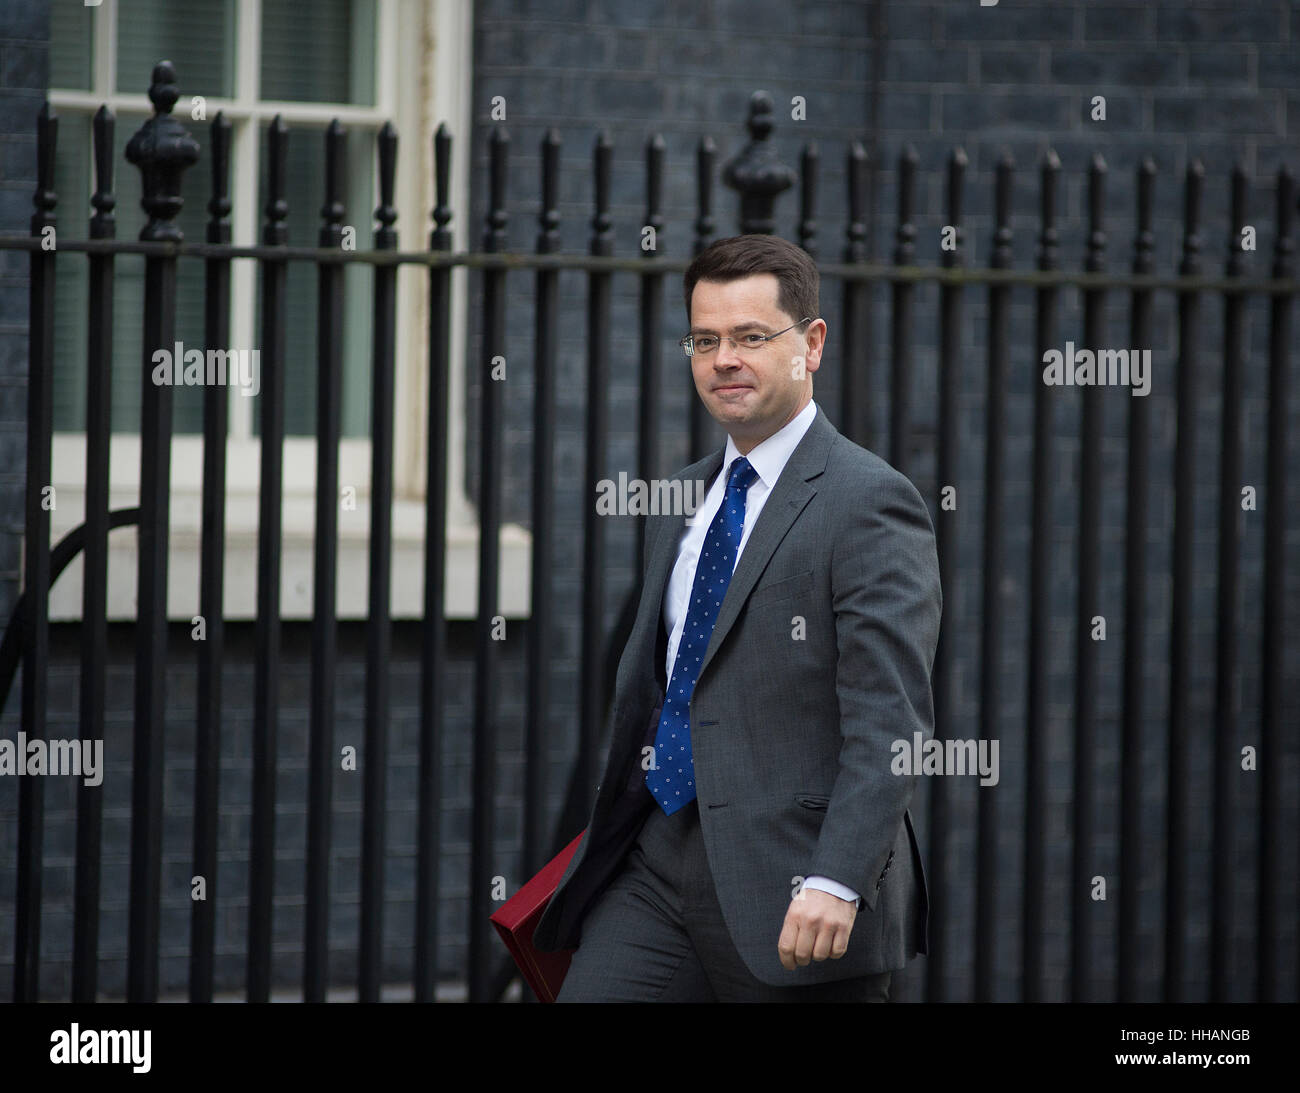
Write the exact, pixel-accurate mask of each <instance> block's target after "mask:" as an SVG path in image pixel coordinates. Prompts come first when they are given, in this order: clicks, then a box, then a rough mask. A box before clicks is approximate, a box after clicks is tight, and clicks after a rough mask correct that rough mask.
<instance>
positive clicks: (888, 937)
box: [534, 408, 942, 985]
mask: <svg viewBox="0 0 1300 1093" xmlns="http://www.w3.org/2000/svg"><path fill="white" fill-rule="evenodd" d="M721 465H722V451H721V450H720V451H717V452H714V453H713V454H712V455H710V456H709V457H708V458H706V459H703V460H701V461H700V462H698V463H695V464H693V465H691V466H689V467H687V468H686V469H685V470H683V471H681V472H680V473H679V474H677V475H675V476H674V477H675V478H680V479H682V480H684V481H694V480H699V479H704V480H705V481H711V480H712V479H713V477H714V476H715V475H716V474H717V473H718V472H719V471H720V469H721ZM684 528H685V518H684V517H682V516H650V517H648V518H647V521H646V551H645V557H646V571H645V579H644V584H643V587H642V593H641V599H640V604H639V607H638V609H637V614H636V620H635V622H634V623H633V627H632V633H631V636H630V637H629V639H628V642H627V646H626V648H625V649H624V651H623V656H622V659H621V661H620V662H619V667H618V676H617V680H616V684H615V693H614V704H613V710H612V714H611V717H612V731H611V737H610V747H609V754H608V758H607V760H606V763H605V767H604V776H603V777H602V779H601V783H600V785H599V786H598V787H597V793H596V800H595V803H594V805H593V807H592V811H591V814H590V817H589V819H588V823H587V829H586V834H585V836H584V837H583V840H582V842H581V844H580V845H579V847H578V850H577V852H576V853H575V854H574V856H573V859H572V860H571V861H570V863H569V866H568V869H567V870H566V871H565V873H564V876H563V878H562V880H561V882H560V884H559V886H558V887H557V889H556V892H555V895H554V897H553V898H552V900H551V903H550V905H549V906H548V907H547V909H546V912H545V913H544V914H543V916H542V918H541V920H540V922H539V923H538V926H537V929H536V931H535V934H534V942H535V943H536V944H537V945H538V946H539V947H540V948H542V949H546V950H555V949H569V948H576V947H577V946H578V944H579V942H580V939H581V926H582V919H583V916H584V914H585V913H586V911H587V910H588V909H589V908H590V907H591V906H592V904H593V902H594V901H595V899H596V898H597V897H598V896H599V895H600V894H601V893H602V892H603V891H604V889H605V888H606V887H607V886H608V884H609V882H610V881H611V880H612V879H613V878H614V876H615V875H617V873H618V871H619V869H620V867H621V865H622V863H623V860H624V858H625V856H626V855H627V853H628V851H629V850H630V848H631V846H632V844H633V843H634V842H635V840H636V836H637V833H638V832H639V830H640V827H641V825H642V823H644V820H645V817H646V816H647V815H648V807H651V806H653V800H652V799H651V798H650V796H649V794H648V793H647V792H646V791H645V790H644V788H643V781H644V771H643V770H642V768H641V762H640V759H641V754H642V753H641V749H642V747H644V746H646V745H648V744H653V742H654V731H655V726H656V724H657V722H658V707H659V706H660V705H661V704H662V701H663V691H664V687H665V681H664V665H663V661H664V646H665V635H664V631H663V626H662V624H661V618H662V608H663V596H664V592H665V588H666V586H667V583H668V578H669V574H670V572H671V569H672V566H673V563H674V562H675V560H676V557H677V546H678V542H679V540H680V537H681V533H682V531H683V530H684ZM941 606H942V596H941V593H940V588H939V565H938V558H937V555H936V552H935V542H934V530H933V527H932V525H931V522H930V515H929V511H928V510H927V508H926V506H925V502H924V501H922V499H921V497H920V495H919V494H918V493H917V491H916V489H915V488H914V487H913V486H912V484H911V483H910V482H909V481H908V480H907V478H905V477H904V476H903V475H902V474H900V473H899V472H898V471H896V470H894V469H893V468H892V467H890V466H889V465H888V464H887V463H886V462H885V461H884V460H882V459H880V458H879V457H878V456H876V455H873V454H872V453H871V452H868V451H866V450H865V449H864V448H861V447H859V446H858V445H856V444H854V443H853V442H852V441H850V440H848V439H847V438H846V437H844V436H842V435H841V434H840V433H839V431H838V430H837V429H836V428H835V427H834V426H833V425H832V424H831V423H830V421H828V420H827V418H826V416H825V414H823V412H822V411H821V409H820V408H818V410H817V413H816V416H815V417H814V419H813V423H812V425H811V426H810V427H809V429H808V431H807V433H805V434H804V437H803V439H802V440H801V441H800V442H799V445H798V446H797V447H796V448H795V450H794V452H793V453H792V454H791V456H790V459H789V462H788V463H787V464H786V466H785V469H784V470H783V471H782V472H781V476H780V478H779V479H778V480H777V482H776V485H775V487H774V488H773V490H772V492H771V494H770V495H769V496H768V499H767V502H766V504H765V505H764V506H763V510H762V512H761V513H760V514H759V517H758V520H757V522H756V523H755V524H754V527H753V529H752V530H751V532H750V537H749V540H748V542H747V543H746V544H745V549H744V551H743V553H742V554H741V556H740V560H739V562H738V564H737V566H736V570H735V573H734V575H733V576H732V579H731V583H730V585H729V586H728V588H727V593H726V596H725V598H724V599H723V602H722V607H721V609H720V610H719V613H718V618H717V622H716V624H715V625H714V630H713V636H712V638H711V640H710V642H709V645H708V649H707V650H706V652H705V654H704V658H703V661H702V663H701V667H700V674H699V678H698V681H697V683H696V685H695V691H694V694H693V695H692V699H691V746H692V751H693V754H694V760H695V783H696V789H697V792H698V795H699V812H700V828H701V833H702V836H703V839H704V845H705V850H706V852H707V855H708V862H709V869H710V872H711V873H712V875H713V880H714V884H715V886H716V889H717V895H718V901H719V903H720V905H721V907H722V913H723V918H724V920H725V921H726V924H727V928H728V930H729V931H730V934H731V937H732V940H733V941H734V943H735V945H736V949H737V950H738V951H739V953H740V955H741V957H742V958H743V959H744V961H745V963H746V965H747V966H748V967H749V969H750V970H751V971H752V972H753V973H754V975H755V976H756V977H757V978H758V979H760V980H761V981H763V982H764V983H769V984H773V985H798V984H811V983H822V982H827V981H830V980H835V979H843V978H847V977H849V976H862V975H872V974H877V973H880V972H885V971H895V970H898V969H900V968H902V967H903V966H904V965H905V964H906V962H907V960H908V958H909V957H910V956H911V955H912V954H914V953H917V952H922V953H923V952H926V951H927V944H928V943H927V928H928V915H929V905H928V898H927V891H926V883H925V872H924V869H923V866H922V864H921V854H920V848H919V846H918V844H917V841H916V836H915V833H914V832H913V829H912V819H911V815H910V814H909V813H908V810H907V804H908V801H909V800H910V799H911V796H912V791H913V789H914V786H915V776H914V775H906V776H904V775H895V774H893V773H891V770H890V762H891V759H892V757H893V755H892V752H891V745H892V744H893V742H894V741H896V740H902V741H906V742H907V743H908V746H909V748H910V746H911V742H912V739H913V734H914V733H918V732H919V733H921V734H922V736H923V737H924V738H925V739H929V738H930V737H931V736H932V735H933V732H934V711H933V701H932V698H931V691H930V671H931V668H932V666H933V663H934V652H935V645H936V643H937V641H938V635H939V616H940V610H941ZM656 807H657V806H656ZM813 874H821V875H823V876H827V877H830V878H831V879H832V880H837V881H840V882H842V883H843V884H847V885H849V886H850V887H852V888H854V889H856V890H857V891H858V892H859V893H861V895H862V897H863V902H864V904H865V905H864V906H863V907H862V909H861V910H860V911H859V912H858V915H857V919H856V921H855V922H854V925H853V930H852V933H851V935H850V938H849V947H848V952H847V953H845V955H844V956H843V957H841V958H840V959H838V960H826V961H814V962H812V963H810V964H809V965H807V966H805V967H802V968H796V969H795V970H793V971H787V970H786V969H785V968H783V967H782V966H781V963H780V960H779V958H778V955H777V949H776V944H777V939H778V937H779V936H780V933H781V926H782V923H783V922H784V920H785V914H786V911H787V910H788V909H789V906H790V900H791V896H792V895H793V894H794V891H795V886H796V884H797V883H798V879H799V878H801V877H807V876H812V875H813Z"/></svg>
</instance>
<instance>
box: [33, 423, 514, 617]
mask: <svg viewBox="0 0 1300 1093" xmlns="http://www.w3.org/2000/svg"><path fill="white" fill-rule="evenodd" d="M228 453H229V454H228V466H227V489H226V552H225V590H224V605H225V611H224V615H225V618H226V619H228V620H232V621H239V620H249V619H254V618H256V617H257V533H258V520H257V505H258V482H259V481H260V477H259V455H260V447H259V445H258V444H257V442H256V441H250V442H237V441H232V442H231V443H230V445H229V448H228ZM110 460H111V462H112V480H113V490H112V492H111V500H110V504H109V508H110V509H112V510H116V509H122V508H131V507H133V506H135V505H136V504H137V503H138V500H139V489H140V483H139V476H140V440H139V437H138V436H134V435H130V434H115V435H114V436H113V438H112V451H111V455H110ZM85 465H86V463H85V437H84V435H83V434H75V433H69V434H57V435H56V437H55V442H54V449H53V476H52V477H53V484H54V487H55V506H54V509H53V511H52V512H51V513H50V517H51V536H50V542H51V546H54V545H55V544H57V543H58V542H59V541H60V540H61V539H62V538H63V537H64V536H65V535H66V534H67V533H68V532H69V531H71V530H72V529H73V528H75V527H76V526H78V525H79V524H81V523H82V522H83V520H84V513H85V486H84V482H85V477H84V475H85ZM202 471H203V441H202V438H201V437H192V436H178V437H176V438H174V440H173V442H172V490H171V519H170V528H171V539H170V549H169V553H168V571H167V617H168V618H169V619H172V620H181V621H187V622H188V621H189V620H191V619H192V618H193V617H194V616H195V615H197V614H198V613H199V574H200V569H199V548H200V541H201V539H200V537H201V530H202V529H201V514H202ZM339 481H340V483H341V484H343V485H352V486H355V487H356V495H357V497H356V508H355V509H344V508H342V507H340V511H339V542H338V586H337V588H338V611H337V614H338V618H340V619H364V618H366V617H367V616H368V614H369V611H368V596H369V592H368V584H369V568H368V566H369V540H370V499H369V488H370V443H369V441H368V440H344V441H343V442H342V444H341V445H340V451H339ZM284 482H285V487H284V507H283V510H282V511H283V514H284V515H283V521H284V523H283V550H282V553H281V561H280V598H281V599H280V602H281V609H280V616H281V618H284V619H310V618H312V616H313V612H312V589H313V572H314V542H315V524H316V501H315V441H314V440H312V439H309V438H289V439H287V440H286V441H285V456H284ZM424 521H425V513H424V501H423V498H416V497H401V498H396V499H395V500H394V504H393V563H392V566H393V568H392V599H391V604H390V608H391V611H392V617H393V618H394V619H419V618H422V617H423V615H424ZM136 541H137V536H136V529H135V528H134V527H133V526H132V527H123V528H117V529H115V530H113V531H111V532H110V533H109V557H108V618H109V619H111V620H123V621H130V620H133V619H134V618H135V615H136V577H137V567H138V564H139V563H138V555H137V549H136ZM500 543H501V566H500V570H501V571H500V580H499V582H498V585H497V588H498V600H497V610H498V612H499V613H500V614H501V615H503V616H505V617H506V618H526V617H528V615H529V614H530V612H531V602H532V601H531V573H532V569H531V563H532V536H531V534H530V533H529V532H528V531H527V529H525V528H522V527H520V526H519V525H517V524H507V525H505V526H503V527H502V529H501V539H500ZM478 545H479V529H478V522H477V518H476V515H475V513H474V510H473V508H472V507H471V506H470V504H469V503H468V501H467V500H466V499H465V497H464V495H463V491H462V490H461V489H460V488H459V486H458V485H457V484H452V483H449V485H448V504H447V562H446V568H445V574H446V584H445V589H446V596H445V600H446V603H445V607H444V617H446V618H448V619H473V618H476V617H477V613H478ZM82 569H83V562H82V555H81V554H80V553H79V554H78V555H77V557H76V558H75V559H74V560H73V561H72V563H71V564H70V565H69V566H68V568H67V569H66V570H64V572H63V574H62V576H60V577H59V579H58V580H57V581H55V583H54V586H53V587H52V588H51V590H50V619H51V620H52V621H58V622H67V621H75V620H80V619H81V597H82Z"/></svg>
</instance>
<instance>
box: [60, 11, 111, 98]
mask: <svg viewBox="0 0 1300 1093" xmlns="http://www.w3.org/2000/svg"><path fill="white" fill-rule="evenodd" d="M97 10H100V9H97V8H88V7H86V3H85V0H52V2H51V4H50V86H51V87H59V88H64V89H66V90H69V91H88V90H90V85H91V76H92V73H93V69H92V68H91V59H90V43H91V41H92V39H93V34H92V28H93V26H94V23H93V22H92V20H93V19H94V16H93V14H92V13H93V12H95V11H97Z"/></svg>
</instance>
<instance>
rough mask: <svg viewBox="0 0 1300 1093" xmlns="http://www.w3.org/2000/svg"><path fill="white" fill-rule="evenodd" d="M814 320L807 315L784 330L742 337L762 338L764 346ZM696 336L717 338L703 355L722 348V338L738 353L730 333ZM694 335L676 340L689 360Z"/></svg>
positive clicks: (692, 353)
mask: <svg viewBox="0 0 1300 1093" xmlns="http://www.w3.org/2000/svg"><path fill="white" fill-rule="evenodd" d="M816 321H817V319H815V318H812V317H808V318H804V319H800V320H799V321H798V322H797V323H791V324H790V325H789V326H787V327H786V328H785V330H778V331H777V332H776V333H775V334H757V335H755V334H746V335H742V337H759V338H762V339H763V346H765V345H767V343H768V342H770V341H772V340H773V339H775V338H779V337H780V336H781V335H782V334H785V333H788V332H789V331H791V330H793V329H794V328H795V327H796V326H803V324H804V323H814V322H816ZM698 336H699V337H706V338H707V337H716V338H717V339H718V344H717V346H716V347H715V348H713V349H710V350H708V351H707V352H706V353H705V354H703V355H704V356H707V355H708V353H716V352H717V351H718V350H719V349H721V348H722V343H723V341H724V340H725V341H729V342H730V343H731V344H732V346H733V347H734V348H735V350H736V352H737V353H739V352H740V351H741V345H740V343H739V342H738V341H736V339H735V338H733V337H732V336H731V335H730V334H717V335H712V334H701V335H698ZM696 337H697V335H695V334H687V335H686V336H685V337H684V338H681V339H679V340H678V342H677V344H678V345H680V346H681V347H682V352H683V353H685V354H686V357H687V359H688V360H689V359H690V358H691V357H694V356H695V349H694V344H693V343H694V341H695V338H696ZM687 342H691V343H692V345H690V346H688V345H687V344H686V343H687ZM763 346H758V345H747V346H745V347H744V348H745V349H746V350H749V351H751V352H752V351H753V350H756V349H761V348H763Z"/></svg>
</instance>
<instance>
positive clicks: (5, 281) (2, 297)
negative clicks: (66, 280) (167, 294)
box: [0, 0, 50, 634]
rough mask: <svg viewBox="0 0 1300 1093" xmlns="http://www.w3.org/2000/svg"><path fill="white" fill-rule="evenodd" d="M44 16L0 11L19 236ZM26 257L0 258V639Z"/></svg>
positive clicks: (15, 480)
mask: <svg viewBox="0 0 1300 1093" xmlns="http://www.w3.org/2000/svg"><path fill="white" fill-rule="evenodd" d="M49 33H50V32H49V14H48V11H47V10H46V7H45V5H44V3H42V2H40V0H36V2H26V0H14V2H13V3H7V4H5V6H4V10H3V11H0V231H4V232H25V231H27V230H28V226H29V221H30V219H31V215H32V192H33V190H34V189H35V186H36V115H37V112H38V111H39V110H40V108H41V103H42V102H44V100H45V85H46V83H47V82H48V79H49V77H48V74H47V73H48V68H47V61H46V55H47V53H48V50H49ZM27 266H28V262H27V255H26V253H25V252H23V251H0V634H3V632H4V630H3V626H4V621H3V620H7V619H8V617H9V613H10V611H12V610H13V604H14V600H15V599H16V598H17V596H18V589H19V577H20V567H21V560H20V556H21V554H22V527H23V497H24V476H23V467H24V466H25V464H26V460H27V451H26V436H27V426H26V422H27Z"/></svg>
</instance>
